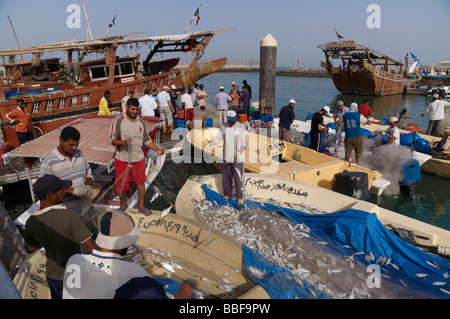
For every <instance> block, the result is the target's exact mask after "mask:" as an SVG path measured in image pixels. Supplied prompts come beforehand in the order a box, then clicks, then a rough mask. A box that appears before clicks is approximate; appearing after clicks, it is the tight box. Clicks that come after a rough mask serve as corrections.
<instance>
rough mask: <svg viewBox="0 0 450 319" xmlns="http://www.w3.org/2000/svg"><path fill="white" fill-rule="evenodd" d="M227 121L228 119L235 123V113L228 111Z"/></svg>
mask: <svg viewBox="0 0 450 319" xmlns="http://www.w3.org/2000/svg"><path fill="white" fill-rule="evenodd" d="M227 119H228V121H236V112H235V111H233V110H230V111H228V112H227Z"/></svg>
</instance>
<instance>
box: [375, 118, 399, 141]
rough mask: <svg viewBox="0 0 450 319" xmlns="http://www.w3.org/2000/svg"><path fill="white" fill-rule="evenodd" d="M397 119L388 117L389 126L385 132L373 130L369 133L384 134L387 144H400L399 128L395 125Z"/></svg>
mask: <svg viewBox="0 0 450 319" xmlns="http://www.w3.org/2000/svg"><path fill="white" fill-rule="evenodd" d="M397 122H398V119H397V118H396V117H391V118H390V119H389V128H388V129H387V130H386V131H385V132H375V133H372V134H371V135H374V134H375V135H376V134H378V135H384V136H386V137H387V144H394V145H400V129H399V128H398V127H397Z"/></svg>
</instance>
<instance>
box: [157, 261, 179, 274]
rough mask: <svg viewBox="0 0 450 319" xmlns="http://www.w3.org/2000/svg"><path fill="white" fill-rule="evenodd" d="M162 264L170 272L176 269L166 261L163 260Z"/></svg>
mask: <svg viewBox="0 0 450 319" xmlns="http://www.w3.org/2000/svg"><path fill="white" fill-rule="evenodd" d="M160 264H161V266H162V267H163V268H164V269H165V270H168V271H170V272H175V269H173V267H172V266H171V265H170V264H168V263H165V262H163V261H161V262H160Z"/></svg>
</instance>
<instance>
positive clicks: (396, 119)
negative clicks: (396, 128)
mask: <svg viewBox="0 0 450 319" xmlns="http://www.w3.org/2000/svg"><path fill="white" fill-rule="evenodd" d="M395 122H398V118H396V117H395V116H393V117H391V118H390V119H389V123H395Z"/></svg>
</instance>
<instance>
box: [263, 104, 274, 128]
mask: <svg viewBox="0 0 450 319" xmlns="http://www.w3.org/2000/svg"><path fill="white" fill-rule="evenodd" d="M272 126H273V115H272V114H270V107H265V108H264V113H263V114H261V127H263V128H270V127H272Z"/></svg>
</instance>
